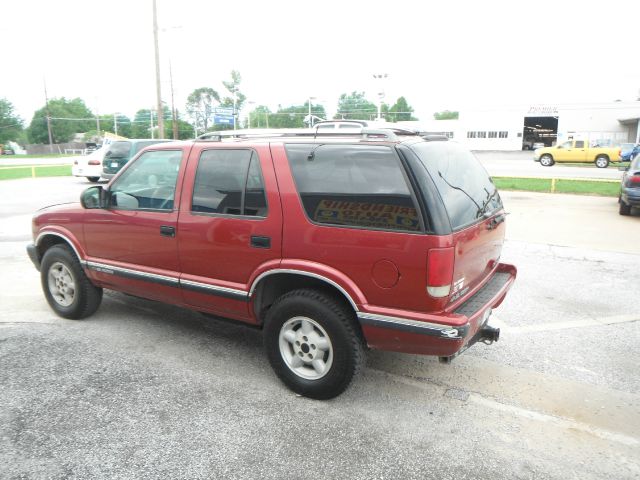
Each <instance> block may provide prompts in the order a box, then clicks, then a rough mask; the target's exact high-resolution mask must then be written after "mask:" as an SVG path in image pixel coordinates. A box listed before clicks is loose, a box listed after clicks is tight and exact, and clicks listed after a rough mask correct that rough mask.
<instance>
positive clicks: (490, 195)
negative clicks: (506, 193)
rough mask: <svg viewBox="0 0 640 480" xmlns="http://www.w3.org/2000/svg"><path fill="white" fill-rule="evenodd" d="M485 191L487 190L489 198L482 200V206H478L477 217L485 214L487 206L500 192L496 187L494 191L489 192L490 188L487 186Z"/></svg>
mask: <svg viewBox="0 0 640 480" xmlns="http://www.w3.org/2000/svg"><path fill="white" fill-rule="evenodd" d="M484 191H485V192H487V199H486V200H485V201H484V202H482V207H478V212H477V213H476V218H479V217H480V216H481V215H484V213H485V210H486V209H487V207H488V206H489V202H491V200H493V197H495V196H496V194H497V193H498V189H497V188H494V189H493V193H491V194H490V193H489V190H487V189H486V188H485V189H484Z"/></svg>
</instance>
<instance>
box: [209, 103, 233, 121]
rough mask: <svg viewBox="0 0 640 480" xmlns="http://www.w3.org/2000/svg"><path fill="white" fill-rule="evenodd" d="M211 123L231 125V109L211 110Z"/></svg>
mask: <svg viewBox="0 0 640 480" xmlns="http://www.w3.org/2000/svg"><path fill="white" fill-rule="evenodd" d="M213 123H215V124H216V125H220V124H222V125H233V108H231V107H216V108H214V109H213Z"/></svg>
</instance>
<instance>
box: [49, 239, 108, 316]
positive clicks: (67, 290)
mask: <svg viewBox="0 0 640 480" xmlns="http://www.w3.org/2000/svg"><path fill="white" fill-rule="evenodd" d="M40 279H41V282H42V290H43V291H44V296H45V298H46V299H47V302H48V303H49V306H50V307H51V308H52V309H53V311H54V312H56V313H57V314H58V315H60V316H61V317H63V318H69V319H72V320H79V319H81V318H85V317H88V316H89V315H91V314H93V313H94V312H95V311H96V310H97V309H98V307H99V306H100V302H101V301H102V288H98V287H96V286H94V285H93V284H92V283H91V281H90V280H89V279H88V278H87V276H86V275H85V273H84V270H83V269H82V266H81V265H80V262H79V261H78V258H77V257H76V256H75V254H74V253H73V252H71V250H70V249H69V248H68V247H66V246H64V245H54V246H53V247H51V248H50V249H48V250H47V251H46V253H45V254H44V257H43V258H42V265H41V268H40Z"/></svg>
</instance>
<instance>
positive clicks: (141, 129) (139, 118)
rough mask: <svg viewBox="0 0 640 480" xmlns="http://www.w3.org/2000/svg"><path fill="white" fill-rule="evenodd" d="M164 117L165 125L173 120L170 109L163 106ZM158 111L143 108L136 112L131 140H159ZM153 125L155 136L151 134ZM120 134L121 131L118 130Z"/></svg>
mask: <svg viewBox="0 0 640 480" xmlns="http://www.w3.org/2000/svg"><path fill="white" fill-rule="evenodd" d="M163 107H164V108H163V112H164V113H163V115H164V121H165V124H166V123H167V122H169V121H170V120H171V112H170V111H169V107H167V106H166V105H163ZM157 115H158V114H157V112H156V109H155V108H153V109H148V108H143V109H141V110H138V111H137V112H136V115H135V117H134V118H133V122H132V123H133V125H132V126H131V136H130V137H129V138H152V137H153V138H158V135H157V130H158V118H157ZM152 124H153V135H152V134H151V125H152ZM118 134H120V130H118Z"/></svg>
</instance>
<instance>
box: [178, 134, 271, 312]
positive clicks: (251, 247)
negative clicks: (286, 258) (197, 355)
mask: <svg viewBox="0 0 640 480" xmlns="http://www.w3.org/2000/svg"><path fill="white" fill-rule="evenodd" d="M185 184H187V185H193V189H188V190H185V191H184V192H183V197H182V201H181V207H180V218H179V221H178V231H179V236H178V248H179V255H180V265H181V267H182V276H181V285H182V289H183V295H184V299H185V302H186V303H187V304H189V305H191V306H193V307H195V308H198V309H202V310H205V311H208V312H211V313H216V314H219V315H223V316H228V317H232V318H235V319H238V320H244V321H249V322H251V321H253V320H252V319H251V313H250V311H249V308H248V300H249V297H248V291H249V288H250V281H251V280H252V278H255V276H256V274H257V273H258V272H261V271H264V270H267V269H269V268H274V267H277V266H278V265H279V263H280V259H281V248H282V247H281V243H282V239H281V236H282V211H281V207H280V198H279V195H278V188H277V183H276V179H275V175H274V173H273V165H272V160H271V152H270V150H269V147H268V146H267V145H264V146H260V147H256V148H246V147H245V148H243V147H242V146H238V145H237V144H236V145H233V144H231V145H229V144H219V145H213V146H212V145H196V146H194V148H193V150H192V155H191V157H190V161H189V166H188V168H187V171H186V174H185Z"/></svg>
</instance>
